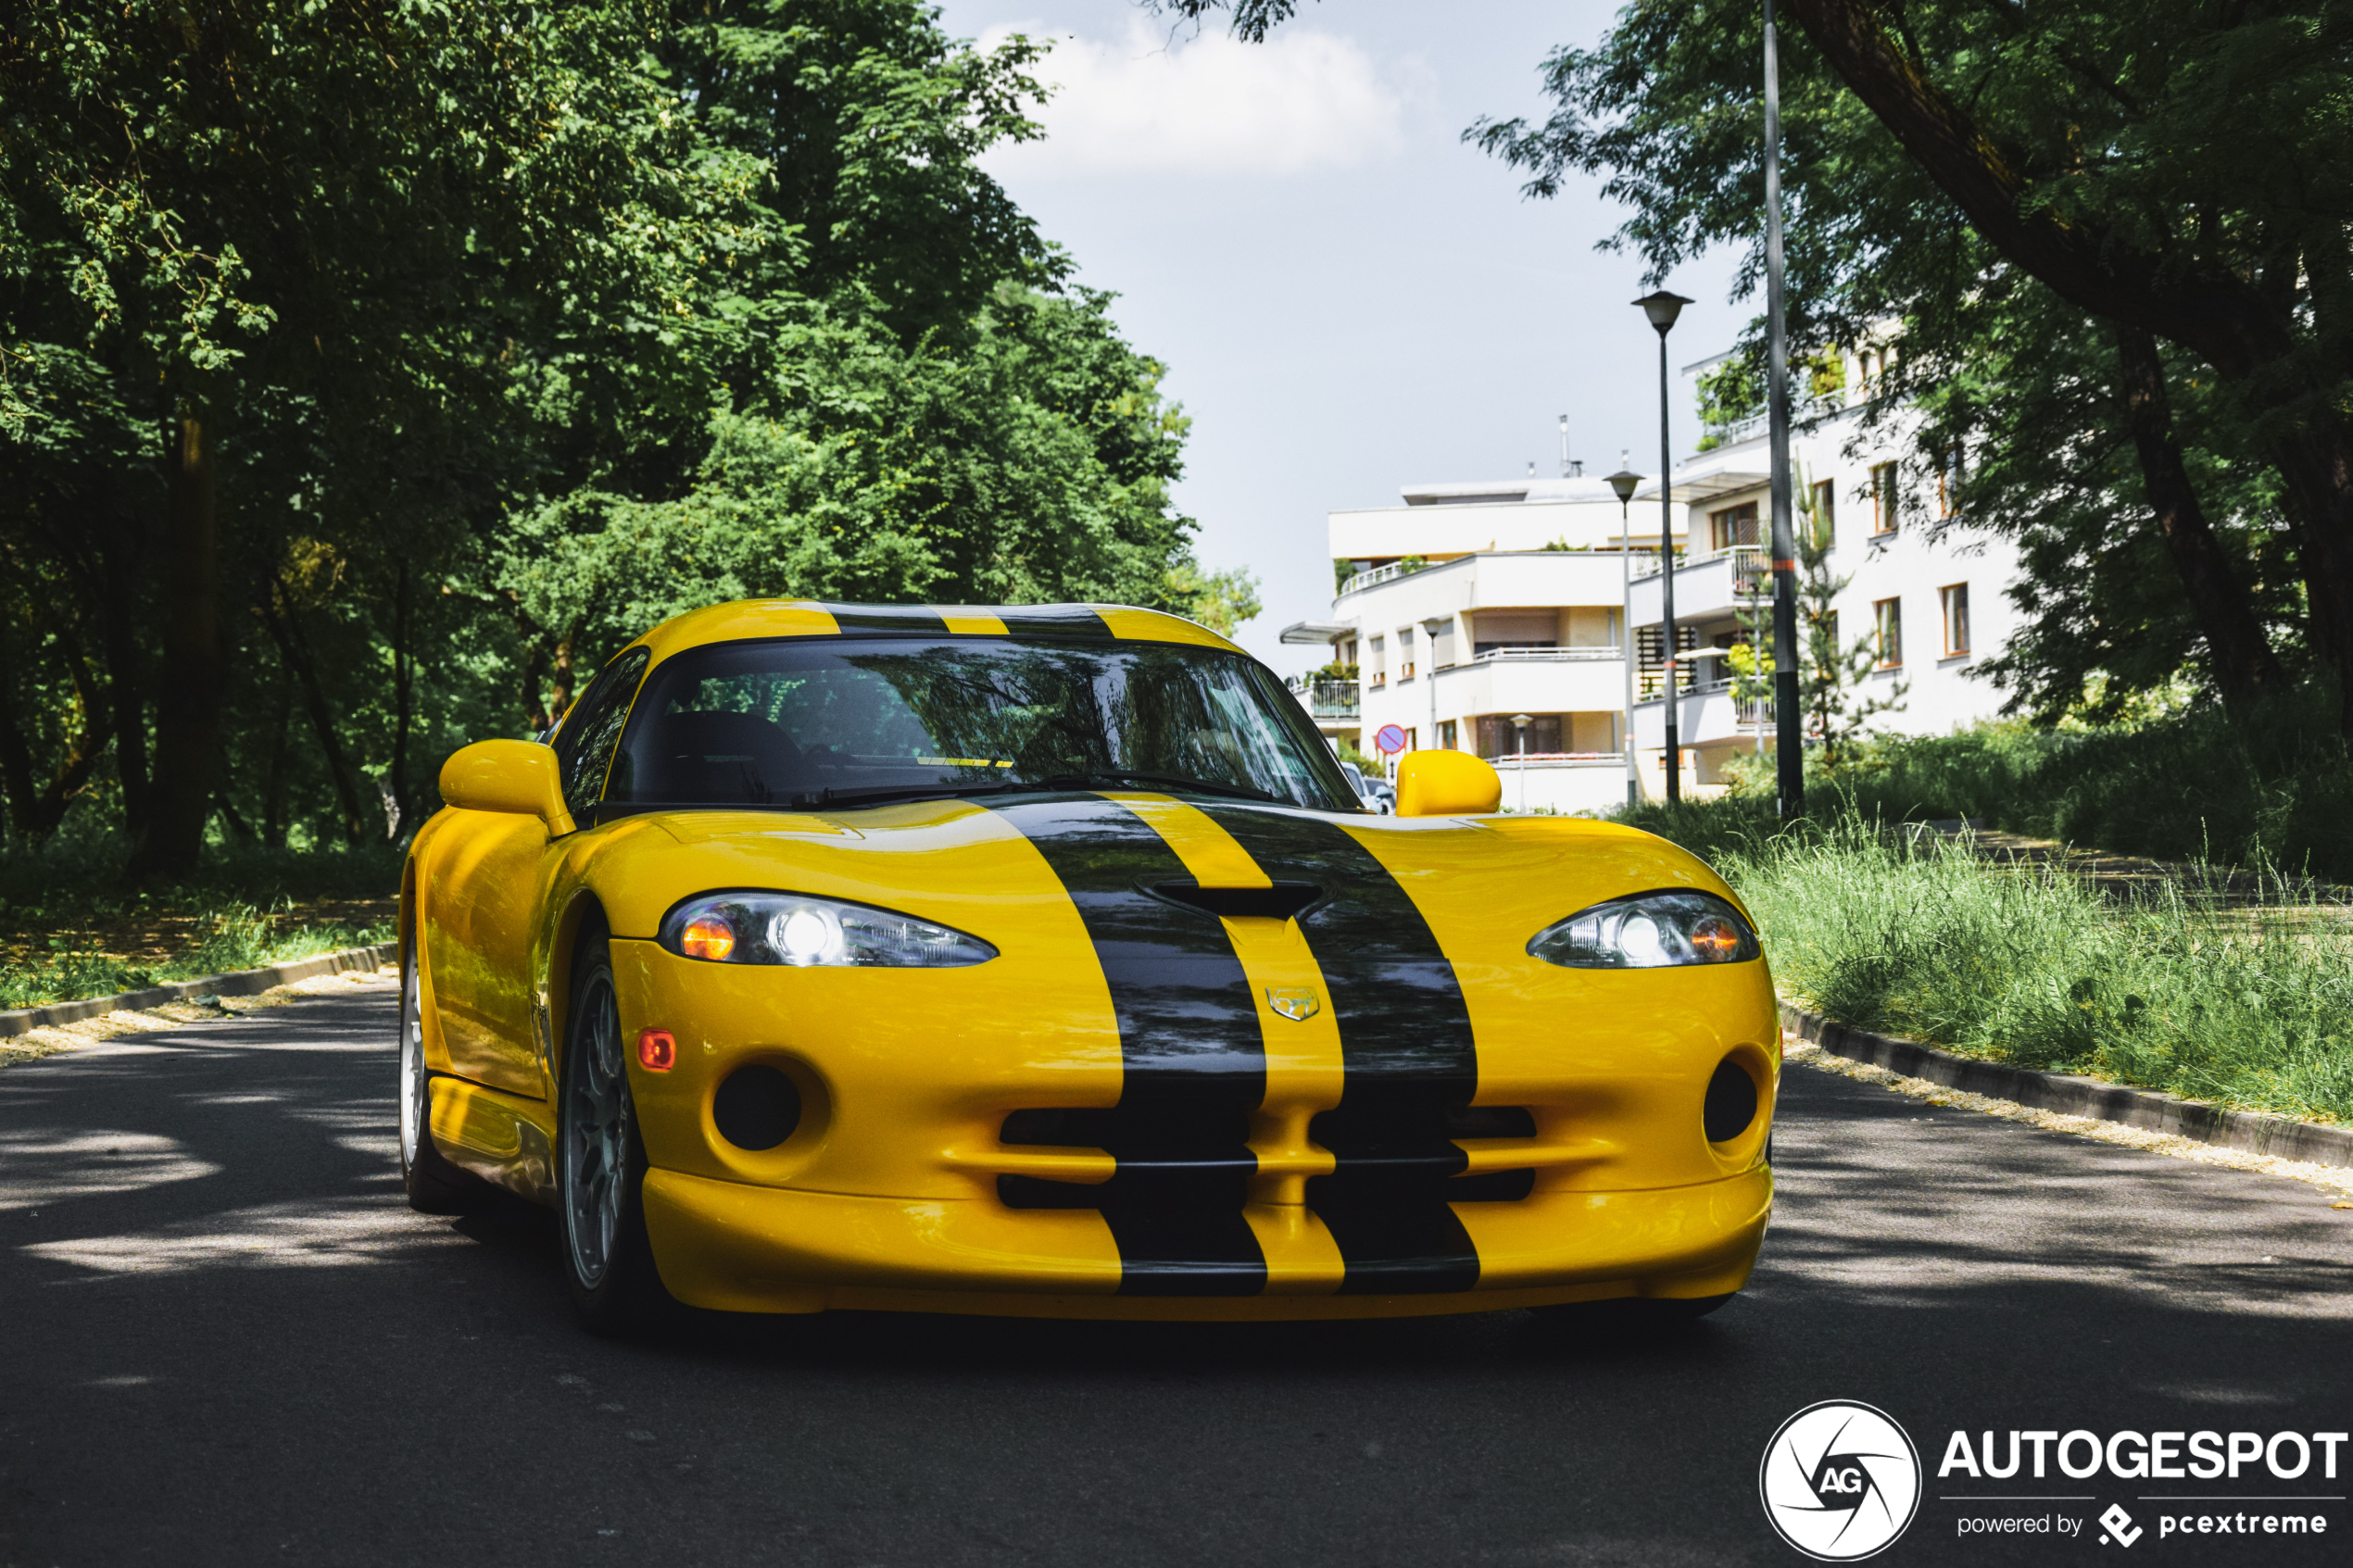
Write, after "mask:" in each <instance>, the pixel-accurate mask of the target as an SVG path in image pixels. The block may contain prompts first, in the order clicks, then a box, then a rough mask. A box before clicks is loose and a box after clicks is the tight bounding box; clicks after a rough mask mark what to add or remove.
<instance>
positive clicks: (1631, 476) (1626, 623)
mask: <svg viewBox="0 0 2353 1568" xmlns="http://www.w3.org/2000/svg"><path fill="white" fill-rule="evenodd" d="M1626 459H1627V454H1626V453H1624V452H1620V453H1618V454H1617V472H1616V473H1614V474H1611V475H1610V476H1609V487H1610V488H1611V489H1612V490H1615V491H1617V531H1618V537H1617V578H1618V592H1619V593H1620V594H1621V595H1622V596H1624V598H1625V601H1626V608H1623V609H1621V610H1619V611H1618V612H1617V613H1618V621H1617V631H1618V640H1619V641H1620V643H1621V644H1622V645H1623V651H1624V653H1625V655H1626V733H1625V734H1623V735H1621V736H1619V737H1618V738H1619V739H1620V740H1621V741H1623V742H1624V743H1625V746H1626V804H1627V805H1629V806H1639V805H1641V804H1642V775H1641V774H1640V773H1638V772H1636V771H1634V534H1633V524H1632V523H1631V522H1630V521H1628V518H1629V513H1628V511H1627V508H1629V507H1630V506H1631V505H1632V504H1633V500H1634V489H1635V486H1637V485H1639V484H1641V483H1642V475H1641V474H1639V473H1636V472H1635V471H1634V470H1633V467H1632V465H1631V464H1629V462H1628V461H1627V460H1626Z"/></svg>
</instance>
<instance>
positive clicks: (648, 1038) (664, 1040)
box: [637, 1029, 678, 1073]
mask: <svg viewBox="0 0 2353 1568" xmlns="http://www.w3.org/2000/svg"><path fill="white" fill-rule="evenodd" d="M637 1060H638V1061H639V1063H641V1064H642V1065H643V1066H644V1067H645V1069H646V1071H647V1072H648V1073H667V1072H669V1071H670V1070H671V1069H672V1068H673V1067H675V1066H677V1065H678V1038H677V1036H676V1035H673V1034H671V1032H670V1031H669V1030H667V1029H648V1030H645V1031H643V1032H642V1033H640V1034H639V1035H638V1036H637Z"/></svg>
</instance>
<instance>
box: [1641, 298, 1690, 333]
mask: <svg viewBox="0 0 2353 1568" xmlns="http://www.w3.org/2000/svg"><path fill="white" fill-rule="evenodd" d="M1634 303H1635V304H1637V305H1639V306H1641V307H1642V314H1643V315H1645V316H1647V317H1649V318H1650V319H1651V325H1652V326H1654V327H1656V328H1657V329H1658V335H1659V336H1661V337H1665V336H1666V335H1667V329H1668V328H1669V327H1672V326H1673V325H1674V324H1675V318H1676V317H1678V316H1680V315H1681V314H1682V313H1683V307H1685V306H1686V305H1689V304H1690V303H1691V301H1690V300H1688V299H1686V298H1684V297H1683V296H1682V295H1680V294H1669V293H1667V291H1666V290H1665V289H1660V290H1658V291H1657V292H1656V293H1655V294H1646V295H1642V298H1640V299H1638V300H1636V301H1635V302H1634Z"/></svg>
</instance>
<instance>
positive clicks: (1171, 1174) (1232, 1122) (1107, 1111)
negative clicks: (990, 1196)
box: [997, 1101, 1258, 1214]
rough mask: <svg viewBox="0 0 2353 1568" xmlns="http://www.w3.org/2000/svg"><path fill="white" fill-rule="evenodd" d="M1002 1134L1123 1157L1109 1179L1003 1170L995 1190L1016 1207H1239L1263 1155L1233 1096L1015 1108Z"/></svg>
mask: <svg viewBox="0 0 2353 1568" xmlns="http://www.w3.org/2000/svg"><path fill="white" fill-rule="evenodd" d="M998 1137H999V1139H1000V1141H1001V1142H1004V1143H1008V1144H1031V1145H1037V1146H1041V1147H1044V1148H1100V1149H1101V1150H1102V1151H1103V1152H1104V1153H1106V1154H1109V1155H1110V1156H1112V1158H1113V1159H1114V1160H1117V1161H1118V1169H1117V1171H1116V1172H1115V1173H1114V1175H1113V1176H1112V1178H1111V1180H1109V1181H1107V1182H1100V1183H1087V1182H1058V1181H1054V1180H1051V1178H1048V1177H1043V1176H1000V1177H998V1178H997V1196H998V1198H999V1199H1000V1201H1002V1202H1003V1203H1004V1204H1005V1206H1006V1207H1007V1208H1011V1209H1103V1210H1113V1209H1121V1210H1152V1211H1156V1212H1167V1213H1181V1212H1194V1213H1235V1214H1238V1213H1239V1212H1240V1211H1241V1208H1242V1205H1243V1204H1244V1203H1245V1202H1246V1201H1248V1199H1249V1197H1250V1179H1251V1177H1252V1176H1254V1175H1256V1174H1257V1173H1258V1157H1257V1156H1256V1155H1254V1154H1252V1153H1251V1151H1250V1147H1249V1145H1250V1115H1249V1113H1248V1112H1247V1111H1246V1110H1243V1109H1242V1108H1240V1107H1239V1106H1236V1105H1233V1104H1231V1103H1226V1104H1216V1103H1212V1102H1206V1101H1204V1102H1196V1103H1186V1102H1184V1101H1178V1102H1176V1103H1174V1104H1168V1103H1162V1104H1159V1105H1155V1106H1154V1107H1153V1108H1152V1109H1151V1110H1150V1111H1149V1112H1139V1111H1137V1110H1126V1109H1121V1108H1118V1107H1105V1108H1098V1109H1088V1110H1070V1109H1038V1110H1015V1111H1013V1112H1011V1113H1009V1114H1008V1115H1007V1116H1006V1117H1005V1122H1004V1125H1003V1127H1002V1128H1001V1129H1000V1131H999V1133H998Z"/></svg>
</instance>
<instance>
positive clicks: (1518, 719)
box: [1512, 713, 1536, 815]
mask: <svg viewBox="0 0 2353 1568" xmlns="http://www.w3.org/2000/svg"><path fill="white" fill-rule="evenodd" d="M1535 721H1536V718H1535V715H1534V714H1531V713H1515V714H1513V715H1512V728H1513V729H1515V730H1517V731H1518V732H1519V809H1520V811H1521V813H1522V814H1523V815H1524V814H1526V812H1527V810H1528V726H1529V725H1530V724H1532V723H1534V722H1535Z"/></svg>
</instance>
